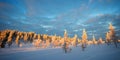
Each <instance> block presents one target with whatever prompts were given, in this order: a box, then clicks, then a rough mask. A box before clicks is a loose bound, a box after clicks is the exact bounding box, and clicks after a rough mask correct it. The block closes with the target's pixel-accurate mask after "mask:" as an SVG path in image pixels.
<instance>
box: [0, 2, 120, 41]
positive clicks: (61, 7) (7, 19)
mask: <svg viewBox="0 0 120 60" xmlns="http://www.w3.org/2000/svg"><path fill="white" fill-rule="evenodd" d="M119 2H120V0H0V30H5V29H12V30H19V31H25V32H30V31H32V32H35V33H39V34H48V35H55V34H56V35H58V36H63V34H64V30H65V29H66V30H67V32H68V35H69V36H70V37H73V36H74V35H75V34H77V35H78V37H79V38H81V35H82V30H83V29H86V31H87V34H88V38H89V39H91V38H92V35H93V34H94V35H95V37H96V38H97V39H98V38H99V37H103V38H105V34H106V32H107V31H109V29H108V27H109V23H112V24H113V26H114V27H115V31H116V35H117V36H120V27H119V26H120V4H119Z"/></svg>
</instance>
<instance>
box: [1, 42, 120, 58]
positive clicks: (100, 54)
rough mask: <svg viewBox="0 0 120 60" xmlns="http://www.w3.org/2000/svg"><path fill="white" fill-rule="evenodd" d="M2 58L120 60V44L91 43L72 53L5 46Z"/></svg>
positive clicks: (61, 50) (73, 48) (75, 48)
mask: <svg viewBox="0 0 120 60" xmlns="http://www.w3.org/2000/svg"><path fill="white" fill-rule="evenodd" d="M0 60H120V45H119V48H115V46H114V45H110V46H108V45H106V44H102V45H89V46H88V47H87V48H86V49H85V51H82V49H81V47H80V46H78V47H72V51H71V52H70V53H64V51H63V49H61V48H46V49H40V48H34V47H33V48H4V49H0Z"/></svg>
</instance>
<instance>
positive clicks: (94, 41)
mask: <svg viewBox="0 0 120 60" xmlns="http://www.w3.org/2000/svg"><path fill="white" fill-rule="evenodd" d="M92 41H93V44H96V39H95V36H94V35H93V40H92Z"/></svg>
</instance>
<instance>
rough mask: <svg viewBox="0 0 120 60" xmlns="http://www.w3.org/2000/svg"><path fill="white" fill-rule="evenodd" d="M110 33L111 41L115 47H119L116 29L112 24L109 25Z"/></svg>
mask: <svg viewBox="0 0 120 60" xmlns="http://www.w3.org/2000/svg"><path fill="white" fill-rule="evenodd" d="M109 33H110V39H111V40H112V41H113V42H114V44H115V46H116V47H117V42H118V39H117V36H116V34H115V30H114V27H113V25H112V24H111V23H110V24H109Z"/></svg>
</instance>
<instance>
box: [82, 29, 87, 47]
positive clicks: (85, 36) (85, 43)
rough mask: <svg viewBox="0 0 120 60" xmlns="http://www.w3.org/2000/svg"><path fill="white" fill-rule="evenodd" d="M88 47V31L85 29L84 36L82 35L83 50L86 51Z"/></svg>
mask: <svg viewBox="0 0 120 60" xmlns="http://www.w3.org/2000/svg"><path fill="white" fill-rule="evenodd" d="M86 46H87V33H86V30H85V29H83V34H82V48H83V49H84V48H85V47H86Z"/></svg>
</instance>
